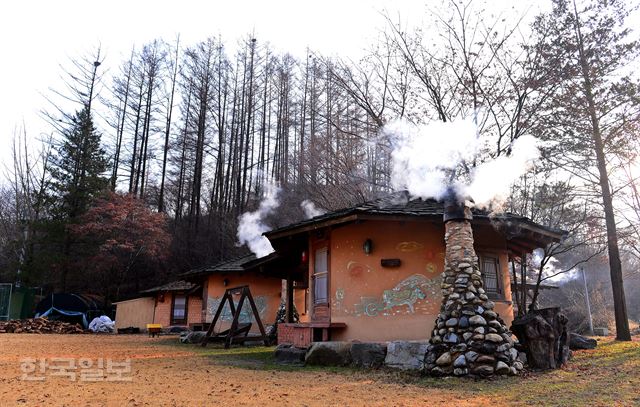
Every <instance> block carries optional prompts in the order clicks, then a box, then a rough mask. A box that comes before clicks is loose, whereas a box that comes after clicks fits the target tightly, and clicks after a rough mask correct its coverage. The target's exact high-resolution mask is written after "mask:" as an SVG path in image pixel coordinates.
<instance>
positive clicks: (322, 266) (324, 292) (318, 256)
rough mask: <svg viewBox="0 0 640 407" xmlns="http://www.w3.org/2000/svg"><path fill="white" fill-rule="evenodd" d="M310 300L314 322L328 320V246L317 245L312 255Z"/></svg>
mask: <svg viewBox="0 0 640 407" xmlns="http://www.w3.org/2000/svg"><path fill="white" fill-rule="evenodd" d="M311 280H312V293H313V296H312V300H313V307H312V309H313V313H312V316H311V319H312V321H314V322H329V320H330V308H329V307H330V304H329V247H328V246H323V247H318V248H316V250H315V253H314V256H313V274H312V276H311Z"/></svg>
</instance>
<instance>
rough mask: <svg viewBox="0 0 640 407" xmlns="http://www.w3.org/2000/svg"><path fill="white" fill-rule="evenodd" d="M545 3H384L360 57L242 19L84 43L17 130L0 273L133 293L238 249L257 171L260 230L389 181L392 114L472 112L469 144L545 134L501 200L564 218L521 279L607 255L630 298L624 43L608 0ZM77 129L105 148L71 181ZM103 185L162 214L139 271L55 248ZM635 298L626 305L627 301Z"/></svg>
mask: <svg viewBox="0 0 640 407" xmlns="http://www.w3.org/2000/svg"><path fill="white" fill-rule="evenodd" d="M553 5H554V7H553V10H552V11H550V12H548V13H547V14H541V15H539V16H537V17H536V18H535V19H534V20H533V23H532V24H525V23H523V22H522V21H521V20H520V19H519V18H506V17H505V16H504V15H490V14H489V13H486V12H483V11H482V10H481V9H479V8H478V7H476V3H474V2H464V3H460V2H454V1H450V2H443V4H442V6H441V7H439V8H437V9H436V8H434V11H433V13H432V14H430V15H429V16H428V17H429V21H431V22H432V24H431V25H430V26H429V27H425V28H424V29H421V28H418V29H412V28H408V27H405V26H403V24H402V23H401V22H400V21H401V20H399V19H397V18H396V17H394V16H386V17H385V19H384V20H385V21H384V23H383V24H384V29H383V30H381V34H380V36H379V39H378V41H377V42H376V43H375V44H372V46H371V47H370V50H369V52H368V53H367V54H366V55H365V56H364V57H362V58H361V59H358V60H352V59H349V58H347V57H344V58H338V57H325V56H323V55H320V54H319V53H316V52H314V51H313V50H308V52H307V53H306V55H304V56H303V57H296V56H293V55H290V54H288V53H283V52H279V51H276V50H275V49H274V48H273V47H271V46H270V45H269V42H268V39H266V38H259V37H257V36H253V35H247V36H245V37H244V38H242V39H240V40H239V41H237V42H235V41H234V42H229V41H228V40H226V39H224V38H222V37H220V36H211V37H209V38H206V39H202V41H200V42H197V43H191V44H186V43H184V42H183V41H182V40H181V39H180V38H179V37H175V38H164V39H157V40H154V41H151V42H149V43H147V44H144V45H142V46H132V49H131V52H130V54H129V55H127V57H126V58H125V59H123V60H122V61H113V60H111V61H106V60H105V59H104V55H103V53H101V51H100V48H96V50H95V52H94V53H93V54H91V55H83V56H78V58H77V59H74V60H73V61H71V62H70V63H69V64H68V65H65V66H63V67H62V68H63V70H64V71H65V72H64V73H63V79H64V81H65V84H66V86H64V87H63V88H56V89H51V90H50V91H49V92H48V93H46V95H47V98H46V100H45V101H43V117H44V118H45V119H46V120H47V122H48V123H50V134H51V136H50V137H44V139H42V138H41V141H42V142H41V143H39V142H36V141H35V138H33V137H29V134H28V129H29V124H28V123H26V124H25V126H24V128H23V131H22V133H20V134H16V135H15V137H14V139H15V142H14V145H13V157H14V160H13V161H14V162H13V163H11V165H9V166H8V168H7V176H8V177H7V178H8V182H7V183H5V185H4V186H3V187H2V190H1V191H0V194H1V195H0V228H2V233H1V234H0V235H1V236H2V237H1V239H2V240H1V241H0V246H1V247H0V249H1V251H2V255H1V257H0V264H1V267H0V277H1V279H2V280H7V281H16V280H22V281H23V282H25V283H26V284H30V285H34V286H43V287H46V289H50V290H60V289H67V290H69V289H83V290H84V289H88V290H95V291H100V290H102V291H100V292H101V293H105V295H107V296H108V297H109V299H110V300H116V299H119V298H123V297H126V296H130V295H132V294H134V293H135V290H137V289H140V287H139V286H138V285H139V283H138V281H140V279H141V278H146V279H147V281H148V282H149V285H152V283H155V282H159V281H160V280H165V279H166V278H167V277H168V276H170V275H175V274H178V273H180V272H184V271H186V270H188V269H189V268H192V267H198V266H201V265H203V264H210V263H214V262H217V261H219V260H222V259H225V258H228V257H231V256H233V255H235V254H237V253H239V252H242V251H244V250H246V248H242V247H238V245H237V244H236V243H237V237H236V229H237V226H238V217H239V216H240V215H241V214H242V213H243V212H245V211H247V210H251V209H254V208H255V207H256V205H257V204H258V202H259V201H260V199H261V197H262V194H263V191H264V189H265V183H269V184H277V185H278V186H279V187H280V188H281V189H282V193H281V195H280V199H281V202H282V203H281V207H280V208H281V209H280V210H279V211H277V213H276V214H275V215H273V216H272V218H271V219H269V222H270V225H271V226H272V227H275V226H278V225H284V224H286V223H289V222H292V221H296V220H299V219H301V218H303V216H304V214H303V210H302V209H301V207H300V204H301V202H302V201H304V200H311V201H312V202H314V203H315V204H316V205H317V206H319V207H321V208H324V209H327V210H330V209H337V208H341V207H345V206H348V205H352V204H354V203H358V202H363V201H365V200H368V199H371V198H375V197H378V196H380V195H382V194H385V193H387V192H390V191H391V180H390V175H391V174H390V173H391V158H390V154H391V151H392V150H393V145H394V140H393V135H390V134H387V133H385V132H382V131H381V130H382V129H383V127H384V126H385V125H386V124H387V123H389V122H391V121H393V120H395V119H398V118H403V119H405V120H407V121H410V122H413V123H425V122H429V121H436V120H439V121H444V122H448V121H452V120H456V119H460V118H465V117H472V118H473V119H474V121H475V123H476V124H477V127H478V132H479V137H481V138H482V139H483V151H482V154H481V155H480V157H479V158H478V160H479V161H482V160H486V159H491V158H495V157H498V156H501V155H509V154H510V152H511V144H512V143H513V141H514V140H516V139H518V138H519V137H521V136H522V135H533V136H536V137H537V138H539V139H541V140H543V141H544V143H543V145H542V157H541V158H540V160H539V162H538V163H537V164H536V165H535V167H534V168H533V169H532V170H531V171H529V172H528V173H527V174H526V175H525V176H524V177H522V178H521V179H520V181H519V182H518V183H517V184H516V185H514V186H513V188H512V194H511V196H510V197H509V199H508V201H507V203H506V205H505V209H506V210H509V211H511V212H514V213H517V214H522V215H525V216H528V217H530V218H531V219H532V220H534V221H536V222H539V223H541V224H543V225H546V226H549V227H553V228H558V229H563V230H566V231H568V232H569V233H568V237H567V239H566V241H565V242H563V243H562V244H559V245H555V246H553V247H549V248H546V249H545V250H543V251H541V253H537V254H536V256H533V257H535V258H533V257H532V258H531V259H529V260H530V262H531V264H530V265H529V267H528V270H529V273H530V276H529V278H530V279H531V278H533V279H534V281H537V283H538V284H540V283H542V282H544V281H546V279H548V278H550V277H553V276H557V275H560V274H563V273H569V272H571V271H574V270H576V267H578V266H581V265H589V267H595V268H596V269H598V270H607V271H609V269H611V270H612V271H611V278H610V279H608V280H605V281H603V282H602V284H609V285H611V282H613V290H614V293H615V295H616V298H620V296H621V295H622V302H623V303H624V291H623V288H622V281H623V280H624V281H625V282H626V281H632V282H631V283H630V285H627V290H628V289H629V287H633V289H634V290H640V286H639V285H638V284H637V283H633V281H635V280H634V279H636V278H638V276H639V275H640V273H639V272H638V270H637V265H638V264H639V259H640V250H639V247H640V231H639V228H638V225H639V224H640V198H639V194H638V176H640V174H639V173H640V165H639V164H638V163H639V161H638V157H637V153H636V151H637V147H638V118H639V116H638V114H639V108H640V100H639V98H638V89H639V88H638V78H637V76H636V72H633V69H630V64H633V62H634V61H636V60H637V55H638V44H637V42H635V41H634V40H633V38H634V37H633V35H632V33H631V31H629V30H628V29H627V25H626V22H625V18H626V16H627V14H628V9H627V8H626V6H625V3H624V2H622V1H619V0H617V1H604V0H593V1H587V2H580V3H579V4H578V5H575V4H574V3H573V2H571V1H565V0H554V1H553ZM516 17H522V16H516ZM427 28H428V29H427ZM107 62H108V63H109V66H110V67H111V68H110V69H107V68H106V65H107ZM83 126H84V128H85V129H90V130H86V131H87V132H88V133H87V134H91V135H92V137H93V138H92V137H88V138H83V139H82V140H85V141H86V142H87V143H90V142H91V140H95V139H97V140H98V141H99V146H95V149H94V150H93V151H94V152H95V154H96V156H95V157H94V158H93V159H91V160H89V161H87V157H80V158H78V159H77V160H76V161H74V162H75V163H76V167H75V171H76V172H73V171H72V173H74V174H77V175H78V177H79V178H78V181H77V182H76V181H74V182H75V184H74V185H73V188H72V189H69V188H67V186H65V185H67V184H66V183H67V182H68V177H67V176H66V175H64V174H62V172H61V168H63V169H64V168H66V167H65V165H66V164H65V160H66V159H67V156H66V155H65V154H67V155H68V154H71V153H72V152H73V151H76V150H74V148H75V147H73V148H72V147H69V148H68V149H67V152H66V153H65V149H64V145H65V141H68V140H69V138H70V137H71V136H72V135H73V134H74V130H77V129H82V128H83ZM79 131H80V133H82V131H85V130H79ZM76 133H77V131H76ZM85 141H82V142H83V143H85ZM85 145H89V144H81V145H80V146H85ZM100 160H104V167H101V166H100V165H97V164H96V163H97V162H99V161H100ZM91 163H93V164H91ZM474 164H475V163H474ZM91 165H93V167H91ZM96 165H97V167H100V168H96ZM85 167H86V168H85ZM90 167H91V168H90ZM472 170H473V168H462V169H461V170H460V174H458V176H460V177H465V176H468V174H469V172H470V171H472ZM91 174H92V176H94V178H95V179H94V178H91V177H89V175H91ZM107 192H116V193H118V194H130V195H131V196H132V197H135V198H139V199H141V200H143V201H144V202H145V203H146V205H147V207H148V209H149V210H150V211H154V212H158V213H161V214H164V216H165V219H166V232H167V233H168V234H169V236H170V243H168V246H167V248H166V251H167V253H168V255H167V257H166V259H164V260H163V261H162V262H159V261H154V259H153V258H151V257H149V258H147V259H146V260H144V259H141V258H140V259H139V260H136V263H135V264H134V265H132V264H133V263H131V264H129V266H128V268H127V270H128V272H130V273H131V274H135V276H136V277H135V279H132V280H131V281H134V280H135V281H136V284H135V286H134V285H130V286H127V285H126V282H125V283H123V282H119V283H118V286H117V287H115V286H114V287H110V288H108V289H105V288H104V287H103V285H104V283H103V282H98V281H97V280H95V279H92V272H93V271H92V266H91V262H85V263H82V264H76V263H73V264H72V263H70V262H69V261H67V260H68V259H67V260H65V256H66V257H67V258H69V257H73V256H74V253H75V257H78V256H79V255H78V253H81V252H82V250H81V249H80V248H79V247H80V245H81V244H82V243H81V241H80V240H78V238H77V237H74V236H73V234H72V233H71V232H69V230H70V229H69V228H68V227H67V226H68V225H69V224H78V223H81V222H83V221H84V220H83V219H86V218H83V217H82V215H83V213H85V212H86V210H87V208H88V207H89V206H90V205H91V203H92V202H95V198H96V197H97V196H98V195H100V196H104V194H105V193H107ZM69 194H71V195H69ZM64 196H71V197H72V198H74V200H73V205H75V206H73V208H74V209H72V210H70V209H69V207H68V206H65V205H64V204H61V203H60V202H61V201H60V198H62V197H64ZM80 257H82V256H80ZM603 258H607V259H608V260H607V262H603V261H602V259H603ZM594 264H597V266H595V265H594ZM67 269H73V270H72V271H68V270H67ZM516 270H517V272H516ZM521 270H523V268H522V265H520V264H513V271H514V273H520V271H521ZM67 272H69V273H72V275H69V276H68V277H61V276H60V274H61V273H62V274H65V275H66V273H67ZM151 280H155V281H151ZM114 284H115V283H114ZM123 284H124V285H123ZM637 292H638V291H634V293H637ZM516 301H517V299H516ZM633 301H634V302H633V303H634V304H635V303H637V301H636V300H635V299H634V300H633ZM525 305H527V304H525ZM616 306H617V305H616ZM621 312H622V311H621V310H619V312H617V314H619V318H624V319H626V318H627V316H626V315H625V316H622V315H621V314H620V313H621ZM632 314H633V315H629V317H632V318H636V319H637V318H640V315H639V314H638V311H637V307H636V308H635V311H633V312H632ZM619 318H618V319H619ZM617 323H618V328H619V329H620V328H622V326H623V325H620V324H624V323H623V321H622V320H618V321H617Z"/></svg>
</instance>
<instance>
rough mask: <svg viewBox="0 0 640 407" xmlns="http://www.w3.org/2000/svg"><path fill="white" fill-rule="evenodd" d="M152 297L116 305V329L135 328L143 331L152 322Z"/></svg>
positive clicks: (153, 300) (153, 301)
mask: <svg viewBox="0 0 640 407" xmlns="http://www.w3.org/2000/svg"><path fill="white" fill-rule="evenodd" d="M154 304H155V299H154V298H153V297H141V298H135V299H133V300H129V301H120V302H118V303H117V304H116V329H120V328H128V327H131V326H132V327H135V328H140V330H142V331H144V330H146V329H147V324H150V323H152V322H153V307H154Z"/></svg>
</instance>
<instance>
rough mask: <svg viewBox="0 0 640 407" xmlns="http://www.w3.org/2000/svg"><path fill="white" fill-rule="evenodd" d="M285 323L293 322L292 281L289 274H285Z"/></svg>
mask: <svg viewBox="0 0 640 407" xmlns="http://www.w3.org/2000/svg"><path fill="white" fill-rule="evenodd" d="M286 291H287V292H286V295H287V299H286V303H285V306H286V317H285V321H286V322H289V323H291V322H293V279H292V278H291V272H289V273H288V274H287V290H286Z"/></svg>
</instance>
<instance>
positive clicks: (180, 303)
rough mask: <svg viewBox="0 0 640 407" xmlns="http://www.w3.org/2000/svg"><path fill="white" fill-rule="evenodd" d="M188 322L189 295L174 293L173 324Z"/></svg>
mask: <svg viewBox="0 0 640 407" xmlns="http://www.w3.org/2000/svg"><path fill="white" fill-rule="evenodd" d="M186 322H187V296H186V295H183V294H174V296H173V305H172V307H171V324H172V325H173V324H184V323H186Z"/></svg>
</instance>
